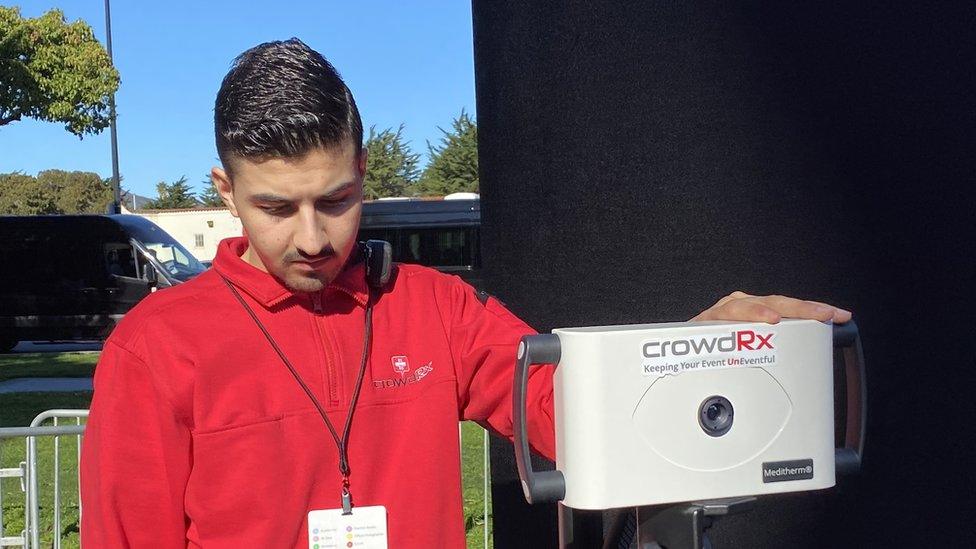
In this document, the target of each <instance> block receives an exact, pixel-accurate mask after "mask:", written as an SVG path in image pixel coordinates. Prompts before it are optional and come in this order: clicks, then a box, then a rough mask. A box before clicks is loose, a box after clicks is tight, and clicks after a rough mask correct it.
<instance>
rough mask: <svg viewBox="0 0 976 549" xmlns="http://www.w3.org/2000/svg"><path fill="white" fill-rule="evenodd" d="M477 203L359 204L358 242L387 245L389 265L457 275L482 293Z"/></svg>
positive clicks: (465, 198)
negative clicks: (390, 249) (394, 263)
mask: <svg viewBox="0 0 976 549" xmlns="http://www.w3.org/2000/svg"><path fill="white" fill-rule="evenodd" d="M480 232H481V202H480V200H479V199H478V198H477V195H472V194H468V193H465V195H462V196H461V197H458V198H454V197H452V196H448V197H447V198H443V199H426V198H394V199H389V198H387V199H380V200H374V201H369V202H365V203H363V215H362V221H361V222H360V229H359V239H360V240H386V241H387V242H389V243H390V244H391V245H392V247H393V260H394V261H398V262H400V263H417V264H420V265H426V266H428V267H433V268H435V269H437V270H439V271H441V272H445V273H450V274H456V275H458V276H460V277H461V278H463V279H464V280H466V281H467V282H468V283H469V284H471V285H472V286H474V287H475V288H479V289H480V287H481V246H480V236H481V235H480Z"/></svg>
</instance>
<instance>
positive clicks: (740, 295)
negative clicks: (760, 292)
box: [714, 290, 756, 307]
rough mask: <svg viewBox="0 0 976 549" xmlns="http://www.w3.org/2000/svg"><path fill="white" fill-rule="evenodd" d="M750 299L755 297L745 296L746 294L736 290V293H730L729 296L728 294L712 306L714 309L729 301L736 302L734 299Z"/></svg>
mask: <svg viewBox="0 0 976 549" xmlns="http://www.w3.org/2000/svg"><path fill="white" fill-rule="evenodd" d="M750 297H756V296H754V295H750V294H747V293H745V292H742V291H739V290H736V291H734V292H732V293H731V294H729V295H727V296H725V297H723V298H722V299H720V300H718V302H716V303H715V305H714V306H715V307H721V306H722V305H725V304H726V303H728V302H729V301H733V300H736V299H748V298H750Z"/></svg>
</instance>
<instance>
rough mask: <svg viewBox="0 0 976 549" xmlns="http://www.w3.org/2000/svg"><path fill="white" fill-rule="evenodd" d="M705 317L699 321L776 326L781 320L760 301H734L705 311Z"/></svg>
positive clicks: (778, 315)
mask: <svg viewBox="0 0 976 549" xmlns="http://www.w3.org/2000/svg"><path fill="white" fill-rule="evenodd" d="M706 313H707V315H706V317H705V318H702V319H701V320H737V321H742V322H767V323H769V324H776V323H777V322H779V321H780V320H781V319H782V315H780V314H779V313H778V312H777V311H776V310H775V309H772V308H770V307H767V306H766V305H764V304H763V303H762V302H760V301H756V300H751V299H736V300H733V301H729V302H728V303H726V304H725V305H723V306H721V307H714V308H712V309H709V310H708V311H706Z"/></svg>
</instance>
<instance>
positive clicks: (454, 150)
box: [415, 110, 479, 196]
mask: <svg viewBox="0 0 976 549" xmlns="http://www.w3.org/2000/svg"><path fill="white" fill-rule="evenodd" d="M451 125H452V131H450V132H449V131H446V130H444V129H443V128H437V129H439V130H440V131H441V133H443V134H444V136H443V137H442V138H441V144H440V145H439V146H437V147H435V146H432V145H431V144H430V143H429V142H428V143H427V148H428V150H429V151H430V162H429V163H428V164H427V168H426V169H425V170H424V173H423V175H422V176H421V177H420V181H419V182H418V183H417V186H416V189H415V191H416V194H419V195H423V196H445V195H448V194H451V193H459V192H472V193H476V192H478V188H479V187H478V126H477V124H476V123H475V121H474V120H472V119H471V117H470V116H468V114H467V113H466V112H464V111H463V110H462V111H461V115H460V116H458V117H457V118H455V119H454V121H453V122H452V124H451Z"/></svg>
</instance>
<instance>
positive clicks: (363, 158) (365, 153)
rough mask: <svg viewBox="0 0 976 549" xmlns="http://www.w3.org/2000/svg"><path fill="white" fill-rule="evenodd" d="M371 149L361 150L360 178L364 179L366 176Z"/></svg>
mask: <svg viewBox="0 0 976 549" xmlns="http://www.w3.org/2000/svg"><path fill="white" fill-rule="evenodd" d="M368 156H369V151H367V150H366V149H363V150H362V151H360V152H359V178H360V179H364V178H365V177H366V161H367V160H368V158H367V157H368Z"/></svg>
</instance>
